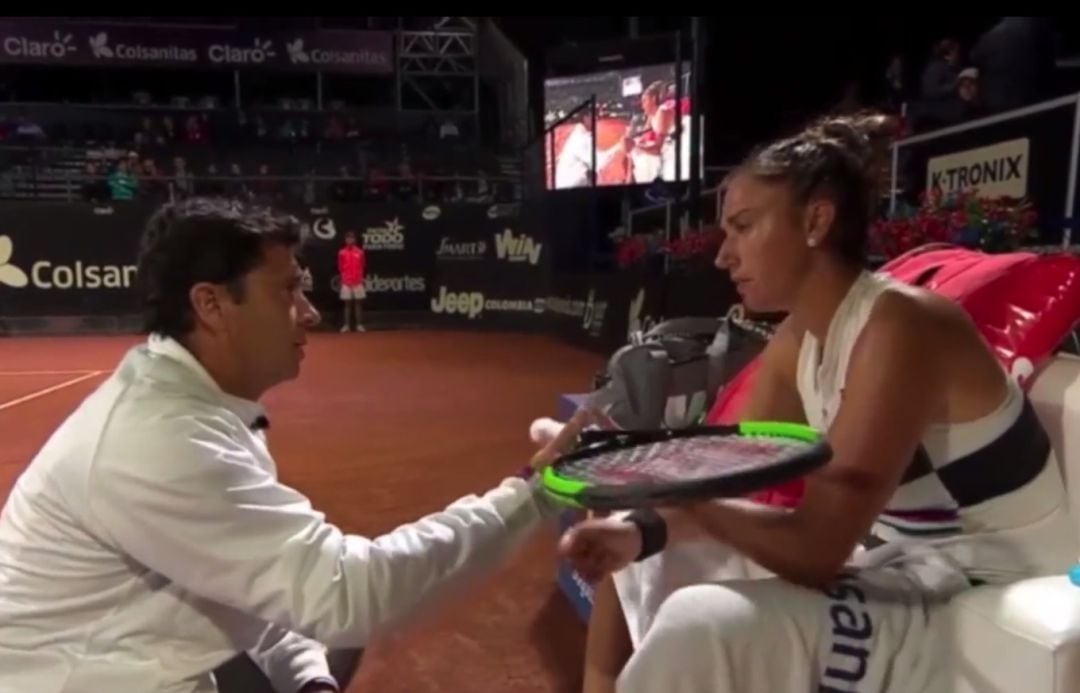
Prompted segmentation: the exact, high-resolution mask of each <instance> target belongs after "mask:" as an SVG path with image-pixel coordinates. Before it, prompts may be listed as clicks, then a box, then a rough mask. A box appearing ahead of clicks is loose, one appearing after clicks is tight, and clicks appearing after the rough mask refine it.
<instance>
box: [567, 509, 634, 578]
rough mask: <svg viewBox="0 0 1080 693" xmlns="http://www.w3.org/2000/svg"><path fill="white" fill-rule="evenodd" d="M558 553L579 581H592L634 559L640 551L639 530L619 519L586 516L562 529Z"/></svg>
mask: <svg viewBox="0 0 1080 693" xmlns="http://www.w3.org/2000/svg"><path fill="white" fill-rule="evenodd" d="M558 552H559V555H560V556H561V557H562V558H563V559H565V560H566V561H568V562H569V563H570V564H571V565H572V566H573V567H574V570H576V571H577V573H578V574H579V575H580V576H581V578H582V579H583V580H585V581H586V582H589V583H596V582H599V581H600V580H602V579H603V578H605V577H607V576H608V575H610V574H611V573H614V572H617V571H619V570H622V569H623V568H625V567H626V566H628V565H630V564H631V563H633V562H634V560H635V559H636V558H637V557H638V556H639V555H640V554H641V532H640V531H639V530H638V528H637V525H635V524H633V523H631V522H626V521H625V520H622V519H619V518H613V517H604V518H593V519H588V520H584V521H582V522H579V523H578V524H576V525H574V526H573V527H571V528H570V529H568V530H566V532H565V533H564V534H563V535H562V538H560V539H559V546H558Z"/></svg>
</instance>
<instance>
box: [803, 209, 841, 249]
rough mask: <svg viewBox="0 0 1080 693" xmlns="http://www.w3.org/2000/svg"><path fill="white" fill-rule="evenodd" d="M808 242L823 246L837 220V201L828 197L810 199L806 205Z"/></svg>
mask: <svg viewBox="0 0 1080 693" xmlns="http://www.w3.org/2000/svg"><path fill="white" fill-rule="evenodd" d="M803 218H804V219H805V232H806V244H807V245H808V246H810V247H812V248H814V247H822V246H824V245H825V243H826V242H827V241H828V238H829V233H830V232H831V231H832V228H833V226H834V225H835V222H836V203H834V202H833V201H832V200H830V199H828V198H817V199H813V200H810V202H808V203H807V205H806V214H805V215H804V217H803Z"/></svg>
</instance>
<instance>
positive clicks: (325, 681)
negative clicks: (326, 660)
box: [296, 676, 341, 693]
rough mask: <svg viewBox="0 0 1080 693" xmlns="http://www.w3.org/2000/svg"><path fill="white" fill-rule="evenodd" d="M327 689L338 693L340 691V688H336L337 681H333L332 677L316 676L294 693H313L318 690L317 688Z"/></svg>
mask: <svg viewBox="0 0 1080 693" xmlns="http://www.w3.org/2000/svg"><path fill="white" fill-rule="evenodd" d="M327 687H329V688H332V689H334V690H335V691H339V692H340V691H341V687H340V686H338V683H337V681H336V680H335V679H333V678H332V677H330V676H317V677H315V678H313V679H311V680H309V681H308V682H307V683H305V684H304V685H303V686H301V687H300V690H298V691H297V692H296V693H308V691H313V690H315V689H318V688H327Z"/></svg>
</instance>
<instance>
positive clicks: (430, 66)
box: [397, 17, 480, 113]
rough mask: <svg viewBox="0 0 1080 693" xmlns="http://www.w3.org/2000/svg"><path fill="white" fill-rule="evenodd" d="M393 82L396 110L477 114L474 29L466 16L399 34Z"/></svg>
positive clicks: (440, 20)
mask: <svg viewBox="0 0 1080 693" xmlns="http://www.w3.org/2000/svg"><path fill="white" fill-rule="evenodd" d="M397 78H398V89H397V94H398V108H399V109H407V110H421V111H458V112H461V111H463V110H464V111H466V112H469V113H476V111H477V109H478V106H479V97H480V90H479V79H480V73H479V66H478V61H477V32H476V24H475V23H474V22H473V21H472V20H471V19H469V18H467V17H441V18H439V19H438V20H437V21H436V22H435V23H434V24H433V26H432V28H431V29H429V30H425V31H400V32H398V50H397ZM464 103H468V104H469V106H468V107H467V108H463V107H462V104H464Z"/></svg>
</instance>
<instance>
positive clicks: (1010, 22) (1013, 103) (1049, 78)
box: [971, 17, 1057, 113]
mask: <svg viewBox="0 0 1080 693" xmlns="http://www.w3.org/2000/svg"><path fill="white" fill-rule="evenodd" d="M1048 22H1049V20H1048V18H1046V17H1002V18H1001V21H1000V22H998V23H997V24H995V25H994V26H993V28H991V29H990V30H989V31H987V32H986V33H985V34H983V35H982V36H981V37H980V38H979V40H978V41H976V43H975V46H974V47H973V48H972V49H971V62H972V64H973V65H974V66H975V67H977V68H978V69H979V82H980V86H981V92H982V96H983V103H984V104H985V105H986V110H987V111H988V112H989V113H999V112H1001V111H1007V110H1010V109H1014V108H1022V107H1023V106H1026V105H1029V104H1031V103H1034V102H1036V101H1039V100H1041V99H1045V98H1048V97H1049V96H1050V95H1051V93H1052V91H1053V72H1054V69H1055V64H1054V61H1055V59H1056V52H1057V51H1056V43H1057V39H1056V36H1055V35H1054V32H1053V29H1052V28H1051V27H1050V25H1049V23H1048Z"/></svg>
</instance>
